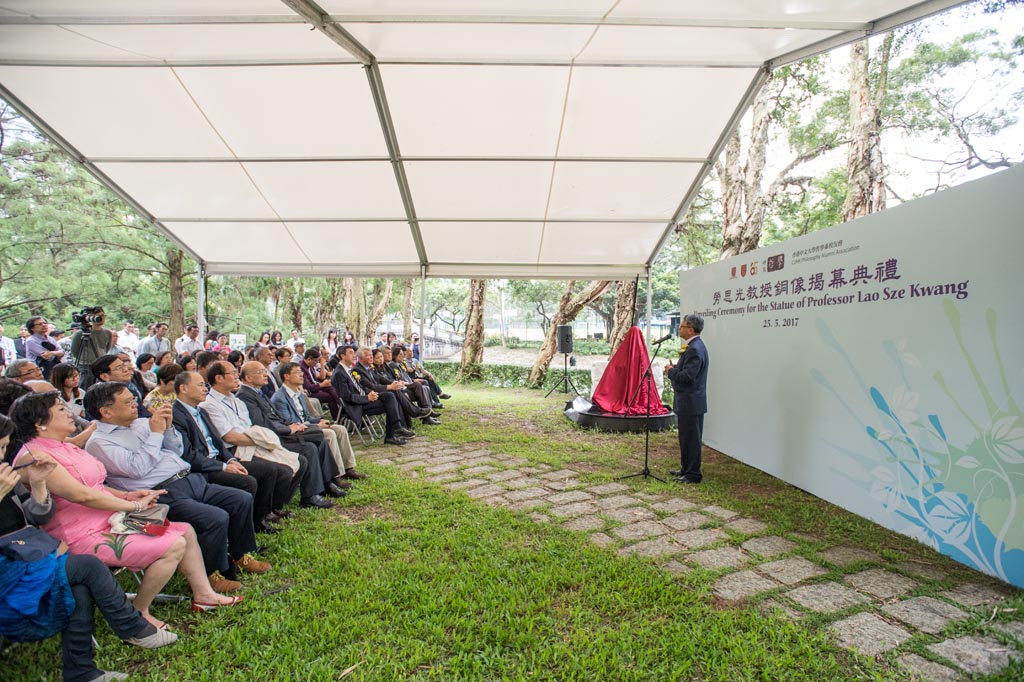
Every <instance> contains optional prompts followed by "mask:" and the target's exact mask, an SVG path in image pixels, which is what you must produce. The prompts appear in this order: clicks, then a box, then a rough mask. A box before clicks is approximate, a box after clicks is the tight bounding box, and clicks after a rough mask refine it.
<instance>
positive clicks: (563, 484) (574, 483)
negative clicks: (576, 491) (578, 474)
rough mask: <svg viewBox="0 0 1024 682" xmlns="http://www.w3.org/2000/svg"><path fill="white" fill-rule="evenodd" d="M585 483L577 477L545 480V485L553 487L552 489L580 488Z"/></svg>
mask: <svg viewBox="0 0 1024 682" xmlns="http://www.w3.org/2000/svg"><path fill="white" fill-rule="evenodd" d="M582 485H583V484H582V483H580V482H579V481H578V480H576V479H575V478H567V479H565V480H561V481H545V482H544V487H546V488H551V489H552V490H572V489H573V488H579V487H580V486H582Z"/></svg>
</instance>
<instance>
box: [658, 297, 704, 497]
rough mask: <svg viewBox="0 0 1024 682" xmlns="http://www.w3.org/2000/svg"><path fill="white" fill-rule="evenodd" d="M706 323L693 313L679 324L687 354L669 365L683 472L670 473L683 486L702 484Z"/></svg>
mask: <svg viewBox="0 0 1024 682" xmlns="http://www.w3.org/2000/svg"><path fill="white" fill-rule="evenodd" d="M702 331H704V319H703V318H702V317H701V316H700V315H697V314H694V313H691V314H689V315H686V316H685V317H683V320H682V322H680V324H679V336H680V338H682V339H683V350H682V351H680V353H679V360H678V361H677V362H676V363H675V364H674V365H673V364H672V363H669V364H668V366H667V367H666V368H665V374H666V375H667V376H668V378H669V380H670V381H671V382H672V390H673V391H674V392H675V401H674V404H673V406H672V407H673V410H674V411H675V413H676V423H677V425H678V427H679V469H678V470H676V471H670V472H669V473H670V474H672V475H673V476H675V477H676V479H675V480H677V481H679V482H680V483H700V482H701V479H702V478H703V476H702V474H701V472H700V448H701V438H702V436H703V434H704V415H705V414H706V413H707V411H708V394H707V386H708V349H707V348H706V347H705V346H704V342H703V341H702V340H701V338H700V333H701V332H702Z"/></svg>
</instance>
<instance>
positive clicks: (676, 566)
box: [661, 559, 693, 575]
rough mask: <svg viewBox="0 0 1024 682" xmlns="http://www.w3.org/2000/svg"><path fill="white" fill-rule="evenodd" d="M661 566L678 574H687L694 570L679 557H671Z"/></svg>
mask: <svg viewBox="0 0 1024 682" xmlns="http://www.w3.org/2000/svg"><path fill="white" fill-rule="evenodd" d="M661 567H662V568H663V569H665V570H666V571H668V572H669V573H674V574H676V575H686V574H687V573H691V572H692V571H693V568H692V567H690V566H687V565H686V564H684V563H683V562H682V561H679V560H677V559H670V560H669V561H666V562H665V563H663V564H662V565H661Z"/></svg>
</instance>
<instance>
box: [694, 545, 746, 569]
mask: <svg viewBox="0 0 1024 682" xmlns="http://www.w3.org/2000/svg"><path fill="white" fill-rule="evenodd" d="M748 559H749V557H748V556H747V555H746V554H745V553H744V552H743V550H742V549H740V548H739V547H719V548H718V549H705V550H703V551H700V552H694V553H693V554H691V555H689V556H688V557H686V560H687V561H692V562H694V563H697V564H700V565H701V566H703V567H704V568H710V569H718V568H736V567H737V566H742V565H743V564H745V563H747V560H748Z"/></svg>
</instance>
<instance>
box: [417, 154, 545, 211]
mask: <svg viewBox="0 0 1024 682" xmlns="http://www.w3.org/2000/svg"><path fill="white" fill-rule="evenodd" d="M405 170H406V173H407V174H408V176H409V186H410V188H411V189H412V196H413V200H414V201H415V202H416V214H417V216H418V217H419V219H420V220H450V219H468V220H503V219H505V220H509V219H511V220H542V219H543V218H544V206H545V204H546V203H547V197H548V187H549V186H550V183H551V172H552V162H550V161H504V162H502V161H408V162H406V164H405Z"/></svg>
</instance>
